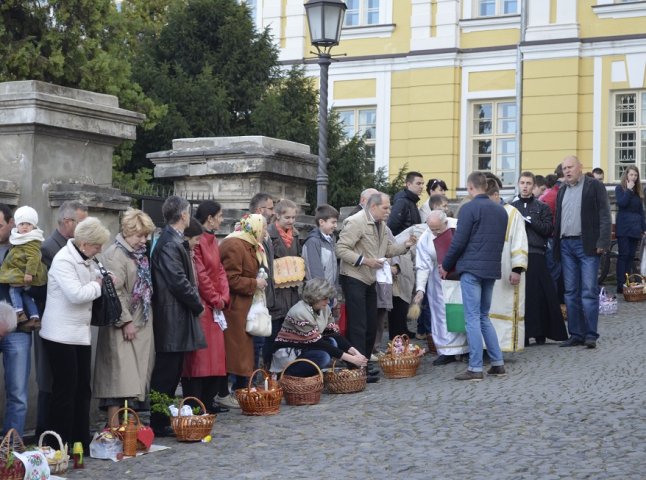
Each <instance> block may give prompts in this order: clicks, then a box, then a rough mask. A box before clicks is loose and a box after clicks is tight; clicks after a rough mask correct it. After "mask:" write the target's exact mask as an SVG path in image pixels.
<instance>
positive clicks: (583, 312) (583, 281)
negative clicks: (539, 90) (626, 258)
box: [554, 155, 611, 348]
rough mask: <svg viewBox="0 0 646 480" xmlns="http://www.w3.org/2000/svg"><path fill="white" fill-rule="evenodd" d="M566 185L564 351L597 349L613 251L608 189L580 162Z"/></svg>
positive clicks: (559, 247)
mask: <svg viewBox="0 0 646 480" xmlns="http://www.w3.org/2000/svg"><path fill="white" fill-rule="evenodd" d="M561 166H562V167H563V176H564V177H565V181H564V183H563V185H562V186H561V188H559V191H558V195H557V197H556V221H555V222H554V227H555V230H554V232H555V233H554V251H555V254H556V255H560V259H561V264H562V265H563V283H564V284H565V305H566V307H567V316H568V330H569V331H570V338H569V339H568V340H567V341H566V342H564V343H562V344H561V346H562V347H573V346H576V345H585V346H586V347H588V348H595V347H596V346H597V338H599V334H598V333H597V321H598V320H599V286H598V285H597V275H598V272H599V256H600V255H601V254H603V253H604V252H605V251H607V250H608V248H610V225H611V221H610V203H609V202H608V194H607V193H606V189H605V188H604V186H603V184H601V183H600V182H599V181H598V180H595V179H594V178H591V177H588V176H586V175H583V166H582V165H581V162H580V161H579V159H578V158H577V157H575V156H573V155H572V156H568V157H565V158H564V159H563V162H562V163H561Z"/></svg>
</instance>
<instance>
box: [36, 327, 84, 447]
mask: <svg viewBox="0 0 646 480" xmlns="http://www.w3.org/2000/svg"><path fill="white" fill-rule="evenodd" d="M43 347H45V351H46V352H47V355H48V357H49V359H50V360H49V361H50V365H51V367H52V379H53V383H52V393H51V403H50V405H49V421H48V428H47V429H48V430H54V431H55V432H57V433H58V434H59V435H60V436H61V438H62V439H63V443H67V444H68V445H70V446H71V445H74V442H82V443H83V446H84V448H85V449H87V448H88V447H89V444H90V397H91V396H92V390H91V387H90V374H91V373H90V364H91V360H92V347H90V346H89V345H87V346H85V345H67V344H64V343H58V342H50V341H49V340H45V339H43Z"/></svg>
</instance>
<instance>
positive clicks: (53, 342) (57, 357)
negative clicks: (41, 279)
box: [40, 217, 110, 452]
mask: <svg viewBox="0 0 646 480" xmlns="http://www.w3.org/2000/svg"><path fill="white" fill-rule="evenodd" d="M109 238H110V232H109V231H108V229H107V228H105V227H104V226H103V225H102V224H101V221H100V220H99V219H98V218H95V217H88V218H87V219H85V220H84V221H83V222H81V223H79V224H78V226H77V227H76V230H75V231H74V238H70V239H69V240H68V241H67V244H66V245H65V246H64V247H63V248H62V249H61V250H60V251H59V252H58V253H57V254H56V256H55V257H54V260H53V261H52V266H51V267H50V269H49V273H48V281H47V305H46V306H45V312H44V313H43V319H42V328H41V329H40V336H41V338H42V339H43V347H44V348H45V350H46V352H47V357H48V358H49V363H50V366H51V369H52V394H51V402H50V405H49V408H50V409H49V415H48V417H47V418H48V419H49V422H48V425H47V430H54V431H55V432H58V433H59V434H60V436H61V438H62V439H63V443H67V444H69V445H72V444H73V442H81V443H82V444H83V447H84V449H85V450H86V452H87V450H88V447H89V443H90V432H89V430H90V397H91V396H92V390H91V384H90V373H91V372H90V365H91V357H92V347H91V343H90V342H91V334H90V320H91V316H92V302H93V301H94V300H95V299H96V298H99V297H100V296H101V284H102V280H101V274H100V273H99V271H98V270H97V268H96V266H95V264H94V262H93V259H94V256H95V255H96V254H98V253H100V252H101V249H102V248H103V244H105V243H106V242H107V241H108V240H109Z"/></svg>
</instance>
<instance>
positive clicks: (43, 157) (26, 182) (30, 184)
mask: <svg viewBox="0 0 646 480" xmlns="http://www.w3.org/2000/svg"><path fill="white" fill-rule="evenodd" d="M143 119H144V116H143V115H141V114H139V113H135V112H131V111H128V110H124V109H121V108H119V101H118V99H117V97H115V96H112V95H104V94H99V93H93V92H88V91H84V90H77V89H73V88H67V87H60V86H57V85H51V84H49V83H44V82H39V81H32V80H29V81H21V82H6V83H0V142H1V144H2V148H1V149H0V178H1V179H2V180H5V181H8V182H9V183H7V182H5V183H2V182H0V200H5V201H7V203H12V202H11V200H12V198H11V196H12V195H13V194H17V198H16V202H15V203H14V204H16V205H29V206H31V207H33V208H35V209H36V211H37V212H38V215H39V217H40V225H39V226H40V228H42V229H43V230H44V231H45V232H46V233H49V232H51V231H52V229H53V228H54V227H55V223H56V222H55V217H54V215H53V213H54V212H53V210H52V207H56V206H58V205H60V202H59V203H58V204H56V203H55V202H54V203H51V201H50V200H51V198H50V197H51V193H50V190H51V189H52V188H51V187H52V185H59V184H73V185H76V186H77V187H76V191H77V192H79V197H76V198H80V197H82V195H81V194H80V192H81V191H83V190H84V188H82V187H81V186H82V185H86V186H87V189H88V191H89V192H91V193H90V196H91V195H97V194H99V196H101V195H104V196H107V197H110V196H111V195H113V194H112V193H111V190H112V189H111V186H112V154H113V152H114V148H115V147H116V146H117V145H119V144H120V143H121V142H123V141H124V140H133V139H134V138H135V129H136V126H137V125H138V124H139V123H141V122H142V121H143ZM11 184H13V185H14V186H15V191H12V189H11V188H8V189H7V190H5V188H7V187H6V186H7V185H11ZM59 188H60V187H53V191H56V190H57V189H59ZM102 188H107V189H108V190H106V191H103V192H102V193H100V192H101V189H102ZM92 192H93V193H92ZM68 193H69V192H68ZM55 196H56V195H54V197H55ZM71 198H75V197H74V195H72V194H71V193H70V194H69V195H68V196H67V197H65V199H71ZM91 206H92V205H91ZM93 206H95V207H97V208H100V209H101V210H103V211H113V212H114V213H118V211H119V210H121V209H123V208H125V207H124V206H123V204H121V203H120V204H119V205H115V204H111V203H104V202H97V203H96V205H93ZM126 206H127V204H126ZM115 207H116V208H115ZM90 213H91V214H92V215H94V214H95V212H94V211H93V210H91V212H90ZM112 230H113V232H115V233H116V230H114V229H112Z"/></svg>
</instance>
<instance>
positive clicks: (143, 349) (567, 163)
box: [0, 156, 646, 448]
mask: <svg viewBox="0 0 646 480" xmlns="http://www.w3.org/2000/svg"><path fill="white" fill-rule="evenodd" d="M597 173H598V172H597ZM601 173H603V172H601ZM538 177H539V176H536V175H534V174H533V173H531V172H522V173H521V174H520V177H519V180H518V185H517V195H516V197H515V198H514V199H513V200H512V201H510V202H509V203H505V202H504V201H503V200H502V199H501V197H500V191H501V188H502V182H501V181H500V179H498V178H497V177H496V176H495V175H492V174H491V173H485V172H472V173H471V174H470V175H469V176H468V178H467V190H468V197H466V198H465V199H464V200H463V201H462V202H461V204H460V205H459V208H458V210H457V218H455V217H454V215H453V212H452V211H451V210H450V208H449V202H448V199H447V197H446V192H447V185H446V183H445V182H444V181H443V180H441V179H431V180H429V181H428V182H426V184H425V183H424V179H423V175H422V174H420V173H418V172H409V173H408V175H407V176H406V185H405V188H404V189H403V190H402V191H401V192H399V193H398V194H397V195H395V196H394V199H393V200H394V202H393V205H392V206H391V203H390V197H389V196H388V195H386V194H384V193H382V192H379V191H377V190H375V189H367V190H365V191H364V192H362V194H361V197H360V199H359V205H357V207H356V208H355V209H354V211H353V212H352V213H351V214H350V215H349V216H348V217H347V218H346V219H345V220H344V221H343V224H342V226H341V228H340V229H339V228H338V221H339V212H338V211H337V210H336V209H335V208H333V207H331V206H329V205H319V206H318V207H317V209H316V213H315V217H314V219H315V224H316V226H315V228H314V229H313V230H312V231H311V232H310V233H309V234H308V235H307V237H306V238H304V239H301V238H299V235H298V232H297V230H296V229H295V228H294V225H295V222H296V217H297V215H298V213H299V207H298V206H297V205H296V204H295V203H294V202H292V201H290V200H288V199H281V200H280V201H278V202H277V203H276V204H274V199H273V198H272V197H271V195H269V194H266V193H259V194H256V195H255V196H254V197H253V198H252V199H251V202H250V205H249V213H248V214H246V215H244V216H243V217H242V218H241V219H239V221H238V222H237V224H236V225H235V228H234V231H233V232H232V233H231V234H229V235H228V236H226V238H224V239H223V240H222V241H220V242H219V241H218V239H217V237H216V234H217V231H218V229H219V228H220V225H221V223H222V221H223V212H222V209H221V206H220V205H219V204H218V203H217V202H215V201H212V200H206V201H203V202H202V203H200V204H199V205H198V206H197V209H196V210H195V212H193V210H192V207H191V204H190V203H189V202H188V201H187V200H186V199H183V198H181V197H178V196H171V197H169V198H167V199H166V201H165V202H164V205H163V207H162V214H163V217H164V220H165V223H166V224H165V226H164V228H163V229H162V230H161V232H160V233H158V234H156V233H155V226H154V224H153V222H152V220H151V218H150V217H149V216H148V215H147V214H146V213H144V212H143V211H140V210H136V209H129V210H127V211H126V212H125V213H124V214H123V215H122V217H121V225H120V232H119V234H118V235H117V236H116V238H115V239H114V240H113V241H112V242H110V241H109V240H110V234H109V232H108V230H107V229H106V228H105V226H104V225H103V224H102V223H101V221H100V220H99V219H98V218H95V217H89V216H88V209H87V207H85V206H84V205H83V204H81V203H79V202H73V201H71V202H65V203H64V204H62V205H61V207H60V208H59V211H58V226H57V229H56V230H55V231H54V232H53V233H52V234H51V235H50V236H49V237H48V238H47V239H45V238H44V236H43V232H42V230H40V229H39V228H38V214H37V212H36V211H35V210H34V209H33V208H31V207H28V206H22V207H20V208H18V209H17V210H16V211H15V212H12V211H11V209H9V207H7V206H6V205H0V259H2V266H1V267H0V296H1V297H2V299H3V300H4V302H3V303H0V339H1V340H0V348H1V351H2V354H3V356H4V365H5V390H6V395H7V402H6V412H5V418H4V423H3V428H4V430H5V431H7V430H8V429H10V428H16V429H17V430H18V432H19V433H21V434H22V433H23V431H24V422H25V416H26V413H27V392H28V378H29V371H30V358H31V354H30V352H31V345H32V341H33V343H34V345H35V352H36V371H37V380H38V387H39V395H38V408H37V428H36V433H37V434H39V433H40V432H42V431H44V430H48V429H52V430H55V431H57V432H58V433H59V434H60V435H61V437H62V438H63V440H64V441H65V442H67V443H72V442H76V441H80V442H82V443H83V444H84V445H85V447H86V448H87V446H88V444H89V418H90V400H91V398H92V397H94V398H96V399H98V404H99V407H100V408H101V409H103V410H105V411H106V418H107V422H108V424H109V425H110V426H116V425H117V424H118V419H117V418H116V415H115V413H116V412H117V410H118V409H119V408H120V407H121V406H122V405H123V404H124V401H127V402H128V405H129V406H130V407H131V408H133V409H135V410H144V411H145V410H150V393H151V391H153V390H154V391H156V392H159V393H160V394H165V395H168V396H170V397H173V396H174V395H175V392H176V389H177V387H178V385H180V384H181V387H182V392H183V394H184V395H185V396H193V397H197V398H199V399H200V400H201V401H202V402H203V404H204V405H205V406H206V409H207V410H208V411H209V412H212V413H225V412H227V411H229V410H230V409H232V408H233V409H235V408H239V405H238V401H237V399H236V396H235V394H234V392H235V390H236V389H238V388H243V387H246V386H247V383H248V381H249V377H250V375H251V374H252V372H253V371H254V370H255V369H257V368H258V367H259V366H260V367H263V368H265V369H267V370H269V371H271V372H274V373H278V372H280V371H283V370H284V369H286V370H285V371H286V373H288V374H290V375H295V376H310V375H313V374H314V373H315V369H314V367H313V366H312V365H311V364H310V363H307V362H300V363H292V362H293V361H294V360H296V359H307V360H309V361H310V362H313V363H314V364H316V365H317V366H318V367H319V368H326V367H329V365H330V362H331V360H332V359H333V358H334V359H338V360H341V361H344V362H345V364H346V365H347V366H348V367H349V368H366V369H367V380H368V382H370V383H373V382H377V381H379V379H380V372H379V369H378V368H377V362H375V357H374V354H375V353H377V352H378V351H379V350H380V348H381V346H382V337H383V335H384V332H385V330H386V328H385V325H387V327H388V328H387V331H388V336H389V338H391V339H392V338H394V337H395V336H396V335H403V334H406V335H409V336H410V337H416V338H417V339H421V340H423V339H426V338H427V337H428V336H430V337H431V338H432V343H433V344H434V346H435V347H436V349H437V352H438V357H437V358H435V359H434V360H433V364H434V365H436V366H441V365H446V364H448V363H451V362H455V361H460V360H465V359H468V367H467V368H466V370H465V371H464V372H462V373H460V374H459V375H458V376H457V377H456V379H458V380H467V381H471V380H482V379H483V378H484V373H483V372H484V366H483V365H484V363H485V360H486V358H487V357H488V361H489V362H490V367H489V369H488V370H487V374H488V375H491V376H502V375H506V374H507V371H506V369H505V363H504V356H503V353H504V352H517V351H520V350H523V348H525V347H526V346H528V345H529V344H530V340H531V339H533V340H534V342H535V343H536V344H537V345H542V344H544V343H546V341H547V339H550V340H553V341H560V342H562V343H561V346H564V347H573V346H577V345H584V346H586V347H587V348H588V349H592V348H595V347H596V342H597V339H598V337H599V334H598V331H597V319H598V307H599V305H598V293H599V292H598V285H597V271H598V267H599V256H600V255H601V254H602V253H604V252H605V251H607V250H608V249H609V247H610V239H611V215H610V206H609V200H608V195H607V194H606V190H605V187H604V186H603V184H602V183H601V182H600V181H599V180H597V179H595V178H593V177H592V176H588V175H584V174H583V167H582V164H581V162H580V161H579V160H578V159H577V158H576V157H573V156H568V157H566V158H565V159H564V160H563V161H562V163H561V164H559V165H558V166H557V168H556V170H555V173H554V174H553V175H547V176H546V177H540V179H539V178H538ZM424 185H426V192H427V194H428V197H429V198H428V200H427V201H424V202H422V203H421V204H420V200H421V199H420V195H421V194H422V191H423V189H424ZM615 193H616V198H617V207H618V213H617V222H616V225H617V227H616V236H617V239H618V245H619V260H618V262H617V279H618V280H617V291H618V292H620V291H621V289H622V285H623V278H624V277H625V275H626V274H629V273H631V271H632V268H633V261H632V260H633V258H634V256H635V250H636V248H637V245H638V244H639V241H640V239H641V237H642V235H643V234H644V233H645V232H646V221H645V219H644V206H643V196H644V195H643V191H642V189H641V184H640V178H639V171H638V170H637V168H635V167H628V168H627V169H626V170H625V171H624V172H623V175H622V177H621V182H620V185H618V186H617V187H616V192H615ZM337 231H338V236H337ZM104 246H105V250H103V248H104ZM301 258H302V259H303V260H301ZM95 260H100V261H101V262H102V263H103V264H104V265H105V267H106V268H107V270H108V271H109V274H110V276H111V278H112V281H113V283H114V285H115V288H116V291H117V295H118V297H119V300H120V302H121V305H122V314H121V317H120V319H119V320H118V322H117V323H116V324H114V325H113V326H108V327H101V328H99V329H98V330H99V331H98V338H97V341H96V347H95V348H96V351H95V355H96V360H95V362H94V364H93V368H94V371H93V372H92V367H91V365H92V361H91V358H92V353H93V352H92V342H91V327H90V324H91V316H92V303H93V301H94V300H95V299H97V298H99V297H100V296H101V292H102V282H103V277H102V275H101V274H100V273H99V272H98V269H97V262H96V261H95ZM296 260H298V261H296ZM299 262H300V263H299ZM290 265H293V266H294V267H293V269H294V270H293V271H290V272H289V274H290V275H291V276H288V280H290V281H285V277H286V275H285V272H284V269H285V268H287V266H290ZM299 265H303V267H302V268H301V269H299V267H298V266H299ZM289 268H292V267H289ZM293 280H295V281H293ZM340 301H342V302H343V303H344V309H345V317H346V320H347V321H346V324H347V329H346V330H345V331H344V332H343V334H341V332H340V329H339V322H338V318H337V316H335V315H334V314H333V311H338V308H337V307H338V306H339V303H340ZM258 302H260V303H261V306H263V307H266V310H265V311H266V312H267V315H268V316H270V317H271V333H270V334H269V335H268V336H266V337H265V336H252V335H250V334H249V333H247V317H248V315H249V313H250V310H251V309H252V308H254V307H256V306H258ZM413 304H417V305H419V306H420V311H421V314H420V315H419V319H418V321H417V327H416V331H410V330H409V328H408V322H407V314H408V311H409V307H410V306H411V305H413ZM561 304H565V306H566V310H567V329H566V327H565V323H564V319H563V311H562V309H561ZM456 312H457V313H456ZM456 318H457V320H458V323H460V321H461V322H462V326H461V328H455V325H454V320H455V319H456ZM485 350H486V354H485V353H484V351H485ZM150 419H151V420H150V421H151V426H152V428H153V430H154V431H155V433H156V434H157V435H160V436H164V435H170V434H172V432H171V429H170V426H169V419H168V416H167V415H164V414H162V413H160V412H158V411H155V412H153V413H152V414H151V417H150Z"/></svg>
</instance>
